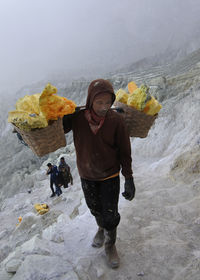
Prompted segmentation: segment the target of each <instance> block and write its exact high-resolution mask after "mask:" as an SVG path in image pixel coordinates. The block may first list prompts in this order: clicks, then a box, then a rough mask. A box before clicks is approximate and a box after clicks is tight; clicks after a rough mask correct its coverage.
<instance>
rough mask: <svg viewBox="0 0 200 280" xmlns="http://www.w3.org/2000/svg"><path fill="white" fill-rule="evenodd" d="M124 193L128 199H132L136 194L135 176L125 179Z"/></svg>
mask: <svg viewBox="0 0 200 280" xmlns="http://www.w3.org/2000/svg"><path fill="white" fill-rule="evenodd" d="M122 195H123V196H124V197H125V199H127V200H132V199H133V198H134V196H135V185H134V181H133V178H129V179H125V184H124V192H123V193H122Z"/></svg>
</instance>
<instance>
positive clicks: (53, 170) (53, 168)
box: [46, 162, 62, 197]
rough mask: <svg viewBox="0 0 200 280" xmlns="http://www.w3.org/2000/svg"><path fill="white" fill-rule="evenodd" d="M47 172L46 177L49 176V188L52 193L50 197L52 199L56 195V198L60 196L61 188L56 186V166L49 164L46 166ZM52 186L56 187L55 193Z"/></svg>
mask: <svg viewBox="0 0 200 280" xmlns="http://www.w3.org/2000/svg"><path fill="white" fill-rule="evenodd" d="M47 166H48V170H47V173H46V174H47V175H49V174H50V188H51V191H52V194H51V196H50V197H54V196H55V195H56V194H57V196H59V195H61V194H62V190H61V188H60V187H59V186H58V169H57V166H56V165H52V164H51V163H50V162H49V163H48V164H47ZM53 185H55V187H56V191H54V188H53Z"/></svg>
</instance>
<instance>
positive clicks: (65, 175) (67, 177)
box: [58, 157, 73, 188]
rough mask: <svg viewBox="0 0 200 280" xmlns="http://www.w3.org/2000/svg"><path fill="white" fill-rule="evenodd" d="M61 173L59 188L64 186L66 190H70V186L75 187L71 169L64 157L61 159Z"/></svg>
mask: <svg viewBox="0 0 200 280" xmlns="http://www.w3.org/2000/svg"><path fill="white" fill-rule="evenodd" d="M58 171H59V183H58V184H59V186H63V187H64V188H68V187H69V186H68V184H69V183H70V184H71V185H73V178H72V175H71V172H70V167H69V165H68V164H67V163H66V161H65V159H64V157H61V158H60V163H59V167H58Z"/></svg>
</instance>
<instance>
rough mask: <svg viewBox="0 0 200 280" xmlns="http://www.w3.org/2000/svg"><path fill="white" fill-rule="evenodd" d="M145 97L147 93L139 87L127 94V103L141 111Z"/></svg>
mask: <svg viewBox="0 0 200 280" xmlns="http://www.w3.org/2000/svg"><path fill="white" fill-rule="evenodd" d="M146 98H147V94H146V93H145V91H144V90H142V89H141V88H137V89H136V90H134V92H133V93H132V94H130V95H129V97H128V100H127V105H128V106H131V107H134V108H135V109H137V110H139V111H142V110H143V108H144V106H145V100H146Z"/></svg>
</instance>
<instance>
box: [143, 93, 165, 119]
mask: <svg viewBox="0 0 200 280" xmlns="http://www.w3.org/2000/svg"><path fill="white" fill-rule="evenodd" d="M161 108H162V105H161V104H160V103H159V102H158V101H157V100H156V99H155V97H153V96H151V100H149V101H148V102H147V104H146V105H145V108H144V110H143V112H144V113H146V114H147V115H150V116H154V115H155V114H157V113H158V112H159V111H160V109H161Z"/></svg>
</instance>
